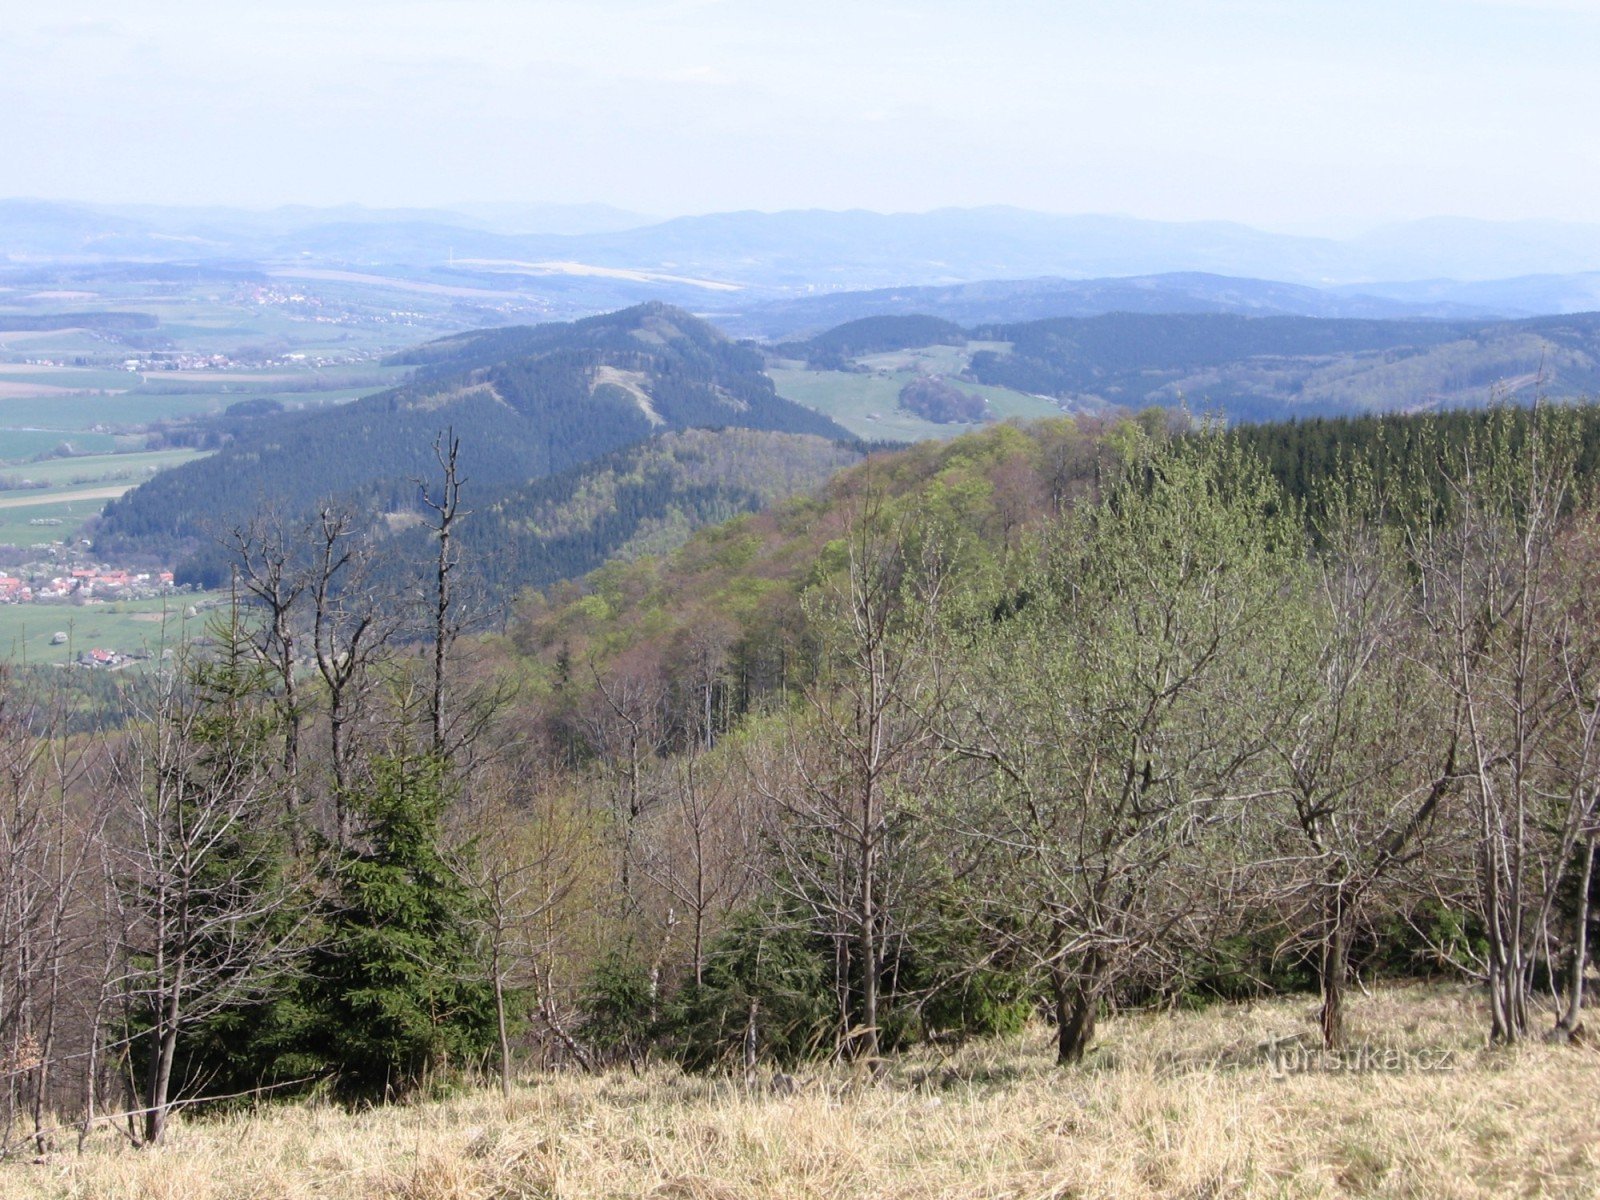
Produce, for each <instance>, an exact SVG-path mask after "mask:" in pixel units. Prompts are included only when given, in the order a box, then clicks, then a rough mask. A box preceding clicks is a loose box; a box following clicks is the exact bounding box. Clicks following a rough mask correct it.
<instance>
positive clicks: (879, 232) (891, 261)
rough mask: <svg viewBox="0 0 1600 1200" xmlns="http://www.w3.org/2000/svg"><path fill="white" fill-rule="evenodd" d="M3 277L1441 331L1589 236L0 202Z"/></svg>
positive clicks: (1540, 272)
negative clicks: (380, 279) (1308, 233)
mask: <svg viewBox="0 0 1600 1200" xmlns="http://www.w3.org/2000/svg"><path fill="white" fill-rule="evenodd" d="M7 258H9V259H10V260H12V261H13V262H14V263H26V262H39V261H46V260H50V261H62V260H78V261H101V262H104V261H112V260H118V259H143V260H151V261H171V262H229V263H235V264H268V265H272V264H276V265H279V266H282V265H284V264H298V265H302V266H304V265H308V264H324V265H329V264H336V265H341V266H345V267H362V268H367V269H378V270H407V271H418V270H426V271H428V272H430V273H432V274H433V275H437V274H439V273H441V272H443V273H446V274H449V275H450V276H452V277H454V278H457V279H459V280H461V281H464V282H476V283H478V284H480V285H481V284H482V282H483V281H484V280H493V281H497V283H498V285H499V286H501V287H518V288H531V289H538V288H541V287H548V286H554V285H555V284H557V283H559V282H560V281H561V280H563V279H571V278H574V277H577V278H585V277H588V278H602V279H606V280H609V281H611V282H613V283H616V282H619V281H620V282H621V283H624V284H626V285H628V286H629V287H631V288H633V289H634V290H633V294H634V295H635V296H636V297H638V298H645V297H652V296H653V297H656V298H660V299H666V300H672V299H684V298H693V297H698V298H699V304H698V305H697V306H701V307H709V308H715V309H717V310H719V311H731V310H735V309H737V310H740V311H744V310H747V309H749V308H751V307H752V306H754V305H756V304H759V303H761V302H763V301H767V300H772V299H775V298H778V297H782V296H788V297H793V296H796V295H799V294H804V293H810V294H813V295H815V294H819V293H820V294H824V295H826V294H827V293H831V292H841V291H861V290H864V289H877V288H892V289H899V288H907V287H927V286H937V287H947V286H950V285H961V284H970V283H974V282H977V281H983V280H1039V279H1042V278H1045V277H1056V278H1059V279H1061V280H1069V281H1072V280H1076V281H1087V280H1101V279H1107V278H1120V279H1126V277H1152V276H1154V277H1163V278H1172V277H1180V278H1187V277H1195V276H1213V277H1215V276H1222V277H1231V278H1234V279H1243V280H1276V281H1282V283H1283V284H1284V285H1297V286H1299V287H1302V288H1314V289H1323V290H1326V289H1335V293H1334V294H1335V297H1336V298H1334V299H1326V300H1320V301H1313V299H1312V298H1311V297H1309V296H1304V295H1299V296H1296V295H1291V294H1290V293H1288V292H1287V291H1286V292H1285V293H1284V294H1283V295H1282V296H1280V298H1279V300H1280V302H1281V303H1284V304H1288V305H1289V306H1290V308H1291V309H1292V310H1293V311H1295V312H1299V313H1302V315H1363V316H1364V315H1385V314H1384V313H1383V312H1382V310H1381V308H1380V307H1379V306H1378V302H1379V301H1391V302H1394V303H1396V304H1399V305H1404V306H1407V312H1406V313H1405V315H1423V314H1425V313H1426V312H1427V311H1432V312H1434V313H1437V314H1439V315H1446V316H1465V315H1478V314H1483V313H1486V312H1492V313H1494V314H1495V315H1501V316H1515V315H1529V314H1530V313H1536V312H1548V311H1573V310H1574V309H1575V308H1587V307H1592V306H1594V305H1595V304H1596V303H1600V282H1597V280H1600V224H1577V223H1563V222H1554V221H1519V222H1493V221H1480V220H1467V219H1457V218H1435V219H1430V220H1424V221H1411V222H1405V223H1401V224H1394V225H1386V226H1383V227H1381V228H1378V229H1375V230H1372V231H1370V232H1368V233H1365V234H1362V235H1360V236H1358V237H1353V238H1346V239H1335V238H1318V237H1305V236H1299V235H1290V234H1279V233H1270V232H1266V231H1263V230H1259V229H1253V228H1250V227H1249V226H1245V225H1240V224H1236V223H1231V222H1223V221H1197V222H1169V221H1148V220H1141V219H1136V218H1132V217H1118V216H1056V215H1051V214H1046V213H1038V212H1029V211H1025V210H1021V209H1015V208H1004V207H993V208H972V209H941V210H937V211H934V212H926V213H893V214H884V213H872V212H861V211H850V212H829V211H790V212H777V213H760V212H733V213H714V214H710V215H706V216H694V217H678V218H674V219H672V220H667V221H659V222H651V221H650V220H649V219H648V218H646V217H643V216H640V215H638V214H633V213H627V212H622V211H619V210H616V209H608V208H605V207H604V206H597V205H596V206H588V205H577V206H537V205H528V206H514V205H466V206H463V207H462V208H461V209H451V210H442V209H365V208H361V207H358V206H347V207H344V208H332V209H316V208H280V209H274V210H269V211H264V212H247V211H244V210H236V209H219V208H210V209H205V208H196V209H167V208H156V207H151V206H120V207H100V206H90V205H82V204H67V203H60V202H55V201H38V200H4V201H0V260H3V259H7ZM1417 281H1422V282H1417ZM1130 286H1131V287H1132V288H1133V291H1130V292H1127V293H1122V294H1121V295H1119V296H1117V297H1116V299H1117V300H1118V301H1121V300H1123V299H1127V300H1128V301H1129V302H1133V303H1137V302H1139V301H1140V300H1141V297H1140V296H1139V295H1137V294H1136V293H1137V292H1138V290H1139V288H1138V286H1137V284H1133V283H1130ZM1146 290H1147V292H1148V291H1149V289H1148V288H1147V289H1146ZM1157 290H1158V291H1159V289H1157ZM1178 290H1179V291H1180V292H1181V291H1183V286H1182V285H1179V288H1178ZM1205 290H1206V289H1205V288H1201V289H1200V291H1201V292H1202V293H1204V292H1205ZM734 298H736V299H734ZM1149 298H1150V296H1149V295H1148V294H1147V295H1146V296H1144V297H1142V299H1144V300H1149ZM1203 300H1204V296H1203V295H1202V296H1200V297H1199V299H1196V298H1195V297H1194V296H1192V295H1191V297H1190V302H1191V303H1198V302H1202V301H1203ZM1085 302H1087V301H1085ZM1238 302H1239V303H1242V304H1245V305H1249V304H1251V303H1254V301H1253V300H1252V299H1251V298H1249V297H1245V298H1242V299H1240V300H1239V301H1238ZM1319 305H1320V308H1318V306H1319ZM1296 306H1298V307H1296ZM1313 308H1318V310H1317V311H1315V312H1313V311H1312V309H1313ZM1227 311H1239V310H1238V309H1228V310H1227ZM1272 311H1285V309H1284V308H1282V307H1277V308H1274V309H1273V310H1272ZM1049 315H1063V314H1062V313H1059V312H1058V313H1052V314H1049Z"/></svg>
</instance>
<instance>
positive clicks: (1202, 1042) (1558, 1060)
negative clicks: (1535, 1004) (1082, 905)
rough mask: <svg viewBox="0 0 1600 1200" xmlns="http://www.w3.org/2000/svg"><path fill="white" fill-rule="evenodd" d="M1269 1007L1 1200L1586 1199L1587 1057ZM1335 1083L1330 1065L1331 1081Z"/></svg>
mask: <svg viewBox="0 0 1600 1200" xmlns="http://www.w3.org/2000/svg"><path fill="white" fill-rule="evenodd" d="M1313 1009H1314V1003H1313V1001H1312V1000H1311V999H1309V998H1307V997H1285V998H1280V999H1274V1000H1264V1001H1258V1002H1252V1003H1245V1004H1240V1005H1219V1006H1215V1007H1212V1008H1209V1009H1207V1010H1204V1011H1200V1012H1180V1013H1165V1012H1143V1011H1140V1012H1129V1013H1124V1014H1120V1015H1116V1016H1114V1017H1113V1018H1111V1019H1110V1020H1109V1021H1108V1022H1107V1023H1106V1025H1105V1027H1104V1031H1103V1033H1104V1036H1103V1038H1102V1040H1101V1042H1100V1044H1099V1045H1098V1046H1097V1048H1096V1049H1095V1051H1094V1052H1093V1053H1092V1055H1091V1056H1090V1059H1089V1061H1088V1062H1087V1063H1085V1064H1084V1065H1083V1066H1082V1067H1080V1068H1076V1069H1069V1070H1063V1069H1061V1068H1058V1067H1056V1066H1055V1065H1053V1062H1052V1058H1051V1054H1050V1049H1051V1046H1050V1041H1051V1038H1050V1031H1049V1030H1047V1029H1044V1028H1034V1029H1031V1030H1029V1031H1028V1032H1026V1033H1025V1034H1023V1035H1021V1036H1019V1037H1016V1038H1012V1039H1007V1040H1001V1041H980V1042H971V1043H968V1044H967V1045H965V1046H963V1047H959V1048H944V1049H939V1048H937V1047H923V1048H921V1049H919V1050H917V1051H915V1052H913V1053H909V1054H906V1055H903V1056H899V1057H895V1058H892V1059H890V1060H887V1062H886V1064H885V1068H884V1069H883V1070H882V1071H881V1072H869V1071H867V1070H866V1069H865V1068H860V1067H851V1066H843V1065H831V1066H823V1067H817V1068H813V1069H810V1070H808V1071H804V1072H802V1073H801V1074H800V1075H799V1076H798V1077H796V1078H794V1079H792V1080H791V1079H789V1078H788V1077H784V1078H772V1077H769V1076H768V1075H767V1074H766V1073H765V1072H763V1073H761V1074H760V1075H759V1076H758V1077H757V1078H756V1079H755V1080H754V1081H753V1082H747V1081H746V1080H745V1079H744V1078H743V1077H742V1076H741V1077H729V1076H725V1075H720V1076H719V1075H712V1076H694V1075H687V1074H684V1073H682V1072H680V1071H678V1070H677V1069H675V1068H669V1067H664V1066H655V1067H649V1068H646V1069H644V1070H642V1071H641V1072H638V1073H633V1072H627V1071H612V1072H602V1073H599V1074H596V1075H582V1074H577V1073H570V1074H568V1073H550V1074H542V1075H537V1076H533V1077H529V1078H525V1079H523V1080H521V1081H519V1082H518V1084H517V1085H516V1086H515V1087H514V1088H513V1089H512V1092H511V1095H510V1096H509V1097H508V1098H502V1096H501V1095H500V1094H499V1092H498V1090H494V1091H490V1090H488V1089H483V1090H473V1091H467V1092H464V1093H461V1094H457V1095H455V1096H452V1097H449V1098H446V1099H442V1100H435V1101H429V1102H422V1103H416V1104H412V1105H408V1106H391V1107H386V1108H379V1109H369V1110H364V1111H347V1110H344V1109H341V1108H337V1107H333V1106H331V1105H327V1104H322V1103H310V1104H305V1105H285V1106H280V1107H272V1106H268V1107H264V1108H262V1109H261V1110H259V1111H257V1112H253V1113H236V1114H233V1115H228V1116H221V1117H216V1118H200V1117H190V1118H188V1119H183V1120H180V1121H179V1123H178V1124H177V1125H176V1126H175V1127H174V1128H172V1129H171V1131H170V1133H169V1139H170V1140H169V1142H168V1143H167V1144H166V1145H165V1146H163V1147H162V1148H160V1149H158V1150H153V1151H134V1150H131V1149H129V1148H128V1146H127V1145H126V1143H125V1142H124V1141H123V1140H122V1139H121V1137H120V1136H119V1134H118V1133H117V1132H116V1130H115V1129H114V1128H112V1127H111V1126H110V1125H109V1124H107V1123H102V1124H100V1125H99V1126H97V1127H96V1128H95V1129H94V1130H93V1131H92V1132H91V1133H90V1134H89V1135H88V1137H87V1138H86V1140H85V1143H84V1148H83V1151H82V1153H81V1154H80V1153H77V1152H75V1150H74V1146H75V1141H76V1131H74V1130H63V1131H61V1132H60V1133H59V1135H58V1140H59V1146H58V1148H56V1149H54V1150H52V1151H51V1152H49V1153H47V1154H44V1155H41V1156H40V1157H39V1158H38V1159H37V1160H36V1161H34V1162H32V1163H18V1164H15V1165H10V1166H0V1191H4V1192H5V1194H6V1195H7V1196H14V1197H16V1198H17V1200H47V1198H48V1200H58V1198H59V1200H67V1198H69V1197H70V1198H71V1200H113V1198H116V1200H134V1198H138V1200H179V1198H181V1200H224V1198H227V1200H246V1198H251V1200H257V1198H258V1200H269V1198H270V1200H310V1198H312V1197H317V1198H323V1200H490V1198H491V1197H495V1198H499V1197H563V1198H573V1200H576V1198H579V1197H619V1198H620V1197H645V1196H650V1197H662V1198H667V1197H672V1198H677V1200H746V1198H748V1200H758V1198H759V1200H769V1198H770V1200H787V1198H795V1200H798V1198H800V1197H837V1198H839V1200H865V1198H885V1200H887V1198H893V1200H935V1198H941V1197H989V1198H995V1200H998V1198H1001V1197H1005V1198H1014V1200H1046V1198H1057V1197H1059V1198H1066V1197H1159V1198H1166V1197H1171V1198H1174V1200H1176V1198H1178V1197H1188V1198H1195V1197H1224V1196H1227V1197H1262V1198H1266V1197H1288V1198H1312V1197H1319V1198H1320V1197H1341V1196H1374V1197H1379V1196H1381V1197H1402V1196H1410V1197H1416V1196H1428V1197H1461V1198H1463V1200H1465V1198H1468V1197H1472V1198H1480V1197H1481V1198H1488V1197H1505V1196H1552V1197H1560V1196H1572V1197H1577V1196H1585V1197H1592V1196H1593V1195H1595V1193H1596V1188H1597V1187H1600V1127H1597V1125H1596V1122H1595V1119H1594V1114H1595V1112H1596V1110H1597V1107H1600V1052H1597V1051H1596V1050H1595V1049H1593V1048H1582V1047H1573V1046H1563V1047H1556V1046H1551V1045H1547V1044H1543V1043H1539V1042H1537V1041H1535V1042H1532V1043H1529V1044H1526V1045H1523V1046H1520V1047H1517V1048H1515V1049H1494V1050H1491V1049H1488V1048H1486V1047H1485V1046H1484V1043H1483V1036H1482V1031H1483V1027H1484V1023H1483V1018H1482V997H1481V994H1480V993H1479V992H1478V991H1476V990H1475V989H1472V988H1469V987H1466V986H1462V985H1413V986H1407V987H1399V988H1390V989H1381V990H1378V991H1376V992H1375V993H1373V994H1371V995H1369V996H1367V997H1365V998H1363V999H1360V1000H1359V1001H1358V1002H1356V1003H1355V1004H1354V1005H1353V1006H1352V1011H1351V1017H1352V1021H1353V1025H1354V1033H1355V1044H1356V1046H1357V1050H1356V1051H1353V1052H1352V1054H1351V1055H1350V1056H1347V1060H1346V1061H1345V1064H1340V1063H1332V1062H1328V1061H1319V1060H1318V1059H1317V1058H1316V1057H1315V1056H1314V1055H1310V1054H1309V1053H1307V1052H1305V1051H1304V1050H1303V1049H1301V1048H1302V1047H1303V1046H1304V1045H1307V1044H1309V1043H1311V1042H1312V1041H1313V1040H1314V1033H1315V1025H1314V1012H1313ZM1346 1064H1354V1065H1348V1066H1347V1065H1346Z"/></svg>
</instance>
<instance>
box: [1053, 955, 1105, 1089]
mask: <svg viewBox="0 0 1600 1200" xmlns="http://www.w3.org/2000/svg"><path fill="white" fill-rule="evenodd" d="M1098 977H1099V963H1098V960H1097V958H1096V957H1095V956H1093V955H1091V956H1090V958H1089V959H1088V960H1087V961H1086V962H1085V963H1084V973H1083V974H1082V975H1079V976H1074V975H1071V974H1069V973H1068V972H1067V971H1066V970H1065V969H1064V968H1062V967H1060V966H1052V967H1051V968H1050V985H1051V991H1052V992H1053V993H1054V996H1055V1009H1056V1065H1057V1066H1062V1067H1069V1066H1075V1065H1077V1064H1078V1063H1081V1062H1082V1061H1083V1056H1084V1055H1085V1054H1086V1053H1088V1050H1089V1044H1090V1043H1091V1042H1093V1041H1094V1027H1095V1018H1096V1016H1097V1015H1098V1011H1099V1005H1100V999H1099V994H1098V992H1099V988H1098V986H1097V983H1098Z"/></svg>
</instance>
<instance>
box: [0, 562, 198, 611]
mask: <svg viewBox="0 0 1600 1200" xmlns="http://www.w3.org/2000/svg"><path fill="white" fill-rule="evenodd" d="M58 570H59V568H58V567H56V566H55V565H54V564H51V565H50V567H49V569H48V570H46V571H45V572H43V573H40V574H37V575H33V576H30V575H28V574H27V573H26V569H24V572H25V573H24V574H22V575H7V574H0V604H104V603H105V602H106V601H108V600H148V599H150V598H151V597H153V596H164V595H169V594H171V593H172V592H174V591H175V590H176V589H175V588H174V586H173V581H172V572H171V571H138V572H134V571H127V570H119V569H115V568H112V567H109V566H103V565H102V566H83V567H72V568H69V569H68V570H67V572H66V573H65V574H59V573H57V574H51V573H50V572H51V571H58Z"/></svg>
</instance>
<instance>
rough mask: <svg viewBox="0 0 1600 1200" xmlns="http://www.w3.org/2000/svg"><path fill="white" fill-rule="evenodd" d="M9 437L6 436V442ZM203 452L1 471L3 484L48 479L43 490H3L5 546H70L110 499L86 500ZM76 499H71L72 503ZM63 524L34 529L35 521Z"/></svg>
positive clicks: (0, 537) (0, 522)
mask: <svg viewBox="0 0 1600 1200" xmlns="http://www.w3.org/2000/svg"><path fill="white" fill-rule="evenodd" d="M3 436H4V435H0V438H3ZM200 456H201V452H200V451H197V450H148V451H142V452H139V453H133V454H94V455H85V456H83V457H81V458H57V459H49V460H47V461H45V462H38V463H29V462H24V463H16V464H12V465H9V466H0V479H5V480H8V481H11V480H22V479H31V480H44V481H45V482H47V483H48V484H49V485H50V486H48V487H43V488H31V487H30V488H21V487H13V488H8V489H5V490H0V546H32V545H35V544H37V543H40V542H58V541H65V540H67V539H68V538H70V537H72V536H73V535H74V534H76V533H77V532H78V530H79V529H80V528H81V527H82V525H83V523H84V522H85V521H87V520H88V519H89V518H90V517H92V516H94V515H95V514H97V513H98V512H99V511H100V510H101V509H102V508H104V507H105V505H106V502H107V501H108V500H109V499H110V498H111V497H110V496H108V495H103V494H102V495H98V496H96V495H84V494H83V493H89V492H104V491H106V490H107V489H110V488H116V487H121V488H127V487H133V486H136V485H137V484H140V483H143V482H144V481H145V480H147V479H149V478H150V477H151V476H152V475H154V474H155V473H156V472H157V471H159V470H162V469H164V468H166V467H173V466H177V465H178V464H179V463H185V462H189V461H190V460H192V459H195V458H199V457H200ZM69 497H70V498H69ZM45 519H51V520H59V521H61V524H60V525H32V524H30V522H31V521H34V520H45Z"/></svg>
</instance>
